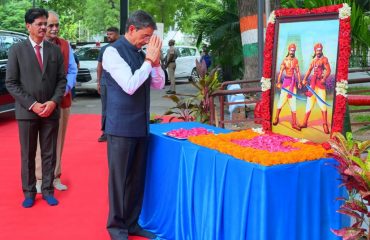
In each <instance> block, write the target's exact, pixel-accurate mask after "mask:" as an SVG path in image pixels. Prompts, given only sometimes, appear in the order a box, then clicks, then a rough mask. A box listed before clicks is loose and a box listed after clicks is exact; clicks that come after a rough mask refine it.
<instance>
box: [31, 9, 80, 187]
mask: <svg viewBox="0 0 370 240" xmlns="http://www.w3.org/2000/svg"><path fill="white" fill-rule="evenodd" d="M58 34H59V16H58V14H57V13H56V12H54V11H49V17H48V20H47V29H46V35H45V40H47V41H48V42H51V43H54V44H55V45H57V46H58V47H59V48H60V50H61V51H62V54H63V59H64V72H65V73H66V75H67V76H66V78H67V86H66V89H65V92H64V96H63V99H62V102H61V104H60V107H61V109H60V117H59V130H58V140H57V161H56V166H55V172H54V175H55V178H54V182H53V185H54V187H55V188H56V189H57V190H59V191H64V190H67V186H66V185H64V184H62V182H61V181H60V176H61V173H62V169H61V158H62V153H63V146H64V140H65V136H66V131H67V123H68V118H69V115H70V112H71V105H72V94H71V90H72V88H73V87H74V86H75V84H76V76H77V64H76V61H75V59H74V56H73V50H72V48H71V46H70V44H69V43H68V42H67V41H66V40H64V39H62V38H59V37H58ZM39 149H40V146H38V151H37V154H36V178H37V180H38V181H37V185H36V188H37V192H40V190H41V179H42V169H41V151H40V150H39Z"/></svg>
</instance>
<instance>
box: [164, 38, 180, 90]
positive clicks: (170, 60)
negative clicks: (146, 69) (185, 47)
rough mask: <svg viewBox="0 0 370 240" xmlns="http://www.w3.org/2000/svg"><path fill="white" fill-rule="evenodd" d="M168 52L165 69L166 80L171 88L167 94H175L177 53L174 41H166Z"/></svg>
mask: <svg viewBox="0 0 370 240" xmlns="http://www.w3.org/2000/svg"><path fill="white" fill-rule="evenodd" d="M168 46H169V48H168V50H167V55H166V68H167V69H168V79H169V80H170V83H171V86H170V90H168V91H167V92H166V93H167V94H176V79H175V70H176V58H177V57H178V55H179V54H178V52H177V51H176V48H175V40H173V39H171V40H170V41H168Z"/></svg>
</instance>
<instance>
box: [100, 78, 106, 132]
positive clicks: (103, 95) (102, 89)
mask: <svg viewBox="0 0 370 240" xmlns="http://www.w3.org/2000/svg"><path fill="white" fill-rule="evenodd" d="M100 100H101V130H102V131H103V132H105V119H106V117H107V86H106V85H100Z"/></svg>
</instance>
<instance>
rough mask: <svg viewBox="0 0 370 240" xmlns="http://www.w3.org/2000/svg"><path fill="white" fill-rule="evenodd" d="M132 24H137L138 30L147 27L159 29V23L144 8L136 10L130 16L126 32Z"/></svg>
mask: <svg viewBox="0 0 370 240" xmlns="http://www.w3.org/2000/svg"><path fill="white" fill-rule="evenodd" d="M131 25H133V26H135V28H136V29H138V30H139V29H143V28H147V27H150V28H153V30H157V24H156V23H155V21H154V19H153V17H152V16H151V15H150V14H149V13H147V12H145V11H143V10H138V11H135V12H133V13H132V14H131V15H130V16H129V18H128V19H127V22H126V32H128V28H129V27H130V26H131Z"/></svg>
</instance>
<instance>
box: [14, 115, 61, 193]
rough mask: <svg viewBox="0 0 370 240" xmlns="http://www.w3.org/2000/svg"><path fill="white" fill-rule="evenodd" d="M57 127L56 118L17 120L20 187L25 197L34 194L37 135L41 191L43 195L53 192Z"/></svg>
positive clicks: (57, 121)
mask: <svg viewBox="0 0 370 240" xmlns="http://www.w3.org/2000/svg"><path fill="white" fill-rule="evenodd" d="M58 127H59V120H58V119H45V118H42V119H36V120H18V128H19V141H20V144H21V160H22V161H21V176H22V189H23V193H24V196H25V197H31V198H34V197H35V195H36V176H35V156H36V149H37V137H38V136H39V138H40V148H41V159H42V186H41V192H42V194H43V196H49V195H53V194H54V187H53V181H54V170H55V163H56V148H57V138H58Z"/></svg>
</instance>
